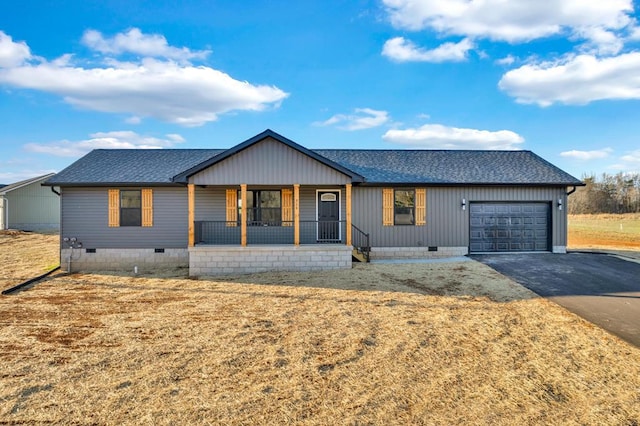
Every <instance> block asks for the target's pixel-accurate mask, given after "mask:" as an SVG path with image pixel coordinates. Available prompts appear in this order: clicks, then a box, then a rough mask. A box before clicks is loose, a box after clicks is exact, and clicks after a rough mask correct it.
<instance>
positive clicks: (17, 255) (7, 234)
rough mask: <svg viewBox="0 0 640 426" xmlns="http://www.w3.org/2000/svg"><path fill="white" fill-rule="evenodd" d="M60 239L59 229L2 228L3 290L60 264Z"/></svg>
mask: <svg viewBox="0 0 640 426" xmlns="http://www.w3.org/2000/svg"><path fill="white" fill-rule="evenodd" d="M58 239H59V238H58V234H57V233H55V234H54V233H48V234H41V233H35V232H22V231H2V230H0V265H2V272H1V273H0V290H4V289H6V288H9V287H12V286H14V285H17V284H20V283H21V282H23V281H26V280H28V279H30V278H33V277H36V276H38V275H40V274H43V273H45V272H47V271H49V270H50V269H52V268H54V267H56V266H58V264H59V258H60V255H59V250H58Z"/></svg>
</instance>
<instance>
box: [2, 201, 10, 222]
mask: <svg viewBox="0 0 640 426" xmlns="http://www.w3.org/2000/svg"><path fill="white" fill-rule="evenodd" d="M2 210H3V212H2V213H4V224H3V229H9V199H8V198H7V197H5V196H4V195H3V196H2Z"/></svg>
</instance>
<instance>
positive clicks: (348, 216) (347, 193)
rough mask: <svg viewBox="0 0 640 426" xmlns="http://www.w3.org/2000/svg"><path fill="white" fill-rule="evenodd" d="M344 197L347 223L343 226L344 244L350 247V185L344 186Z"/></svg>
mask: <svg viewBox="0 0 640 426" xmlns="http://www.w3.org/2000/svg"><path fill="white" fill-rule="evenodd" d="M345 195H346V198H347V205H346V210H347V223H346V224H345V225H346V227H347V229H346V231H347V238H346V241H345V244H346V245H348V246H350V245H351V184H350V183H348V184H347V185H346V188H345Z"/></svg>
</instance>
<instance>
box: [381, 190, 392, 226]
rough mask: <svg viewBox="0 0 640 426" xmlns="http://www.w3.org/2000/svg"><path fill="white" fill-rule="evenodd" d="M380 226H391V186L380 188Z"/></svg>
mask: <svg viewBox="0 0 640 426" xmlns="http://www.w3.org/2000/svg"><path fill="white" fill-rule="evenodd" d="M382 226H393V188H382Z"/></svg>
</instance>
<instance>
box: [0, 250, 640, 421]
mask: <svg viewBox="0 0 640 426" xmlns="http://www.w3.org/2000/svg"><path fill="white" fill-rule="evenodd" d="M0 365H2V369H1V370H0V422H7V423H29V424H33V423H47V422H52V423H63V424H94V423H97V424H114V425H115V424H118V425H119V424H175V423H179V424H283V423H284V424H292V423H301V424H323V425H324V424H335V423H341V424H552V425H553V424H593V425H601V424H620V425H624V424H627V425H633V424H638V423H639V422H640V350H638V349H637V348H635V347H632V346H630V345H629V344H627V343H624V342H622V341H621V340H619V339H617V338H616V337H613V336H611V335H609V334H607V333H606V332H604V331H602V330H600V329H599V328H597V327H595V326H592V325H591V324H589V323H587V322H585V321H583V320H581V319H579V318H578V317H576V316H574V315H572V314H569V313H568V312H567V311H565V310H564V309H562V308H560V307H558V306H557V305H555V304H553V303H550V302H547V301H545V300H543V299H540V298H537V297H535V295H534V294H532V293H530V292H529V291H527V290H525V289H523V288H522V287H520V286H518V285H517V284H515V283H513V282H512V281H510V280H508V279H507V278H505V277H503V276H501V275H499V274H498V273H496V272H495V271H493V270H492V269H490V268H488V267H486V266H484V265H482V264H479V263H476V262H471V261H470V262H461V263H450V264H444V263H443V264H411V265H360V266H359V267H358V268H355V269H353V270H349V271H338V272H331V273H328V272H327V273H314V274H304V273H273V274H256V275H252V276H246V277H236V278H228V279H226V280H204V279H202V280H190V279H180V278H160V277H126V276H115V275H106V274H93V275H81V274H75V275H71V276H65V275H62V274H59V275H56V276H55V277H54V278H52V279H49V280H47V281H45V282H43V283H41V284H39V285H38V286H36V287H35V288H33V289H31V290H29V291H26V292H22V293H19V294H17V295H14V296H3V297H0Z"/></svg>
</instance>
